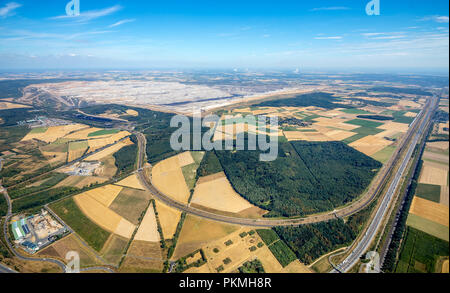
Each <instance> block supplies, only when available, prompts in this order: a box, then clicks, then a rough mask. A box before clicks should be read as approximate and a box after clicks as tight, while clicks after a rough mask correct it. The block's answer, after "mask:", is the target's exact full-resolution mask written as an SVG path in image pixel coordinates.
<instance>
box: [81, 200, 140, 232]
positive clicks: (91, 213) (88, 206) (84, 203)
mask: <svg viewBox="0 0 450 293" xmlns="http://www.w3.org/2000/svg"><path fill="white" fill-rule="evenodd" d="M74 201H75V202H76V204H77V206H78V207H79V208H80V210H81V211H82V212H83V213H84V214H85V215H86V217H88V218H89V219H91V221H93V222H94V223H96V224H97V225H98V226H100V227H102V228H103V229H105V230H107V231H109V232H112V233H115V234H118V235H120V236H122V237H125V238H130V237H131V235H132V234H133V232H134V229H135V225H133V224H132V223H130V222H129V221H127V220H125V219H124V218H123V217H121V216H120V215H118V214H117V213H115V212H114V211H112V210H111V209H109V208H108V207H106V206H105V205H103V204H102V203H100V202H99V201H97V200H96V199H95V198H94V197H92V196H91V195H90V194H89V193H82V194H79V195H77V196H75V197H74Z"/></svg>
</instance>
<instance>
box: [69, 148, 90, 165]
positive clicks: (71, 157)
mask: <svg viewBox="0 0 450 293" xmlns="http://www.w3.org/2000/svg"><path fill="white" fill-rule="evenodd" d="M86 150H87V148H85V149H79V150H73V151H69V153H68V154H67V162H72V161H75V160H76V159H78V158H81V157H82V156H83V155H84V153H85V152H86Z"/></svg>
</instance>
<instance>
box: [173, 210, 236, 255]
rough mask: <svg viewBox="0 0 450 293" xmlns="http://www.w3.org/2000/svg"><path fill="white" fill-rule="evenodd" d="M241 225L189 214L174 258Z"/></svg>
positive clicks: (231, 231) (229, 232) (198, 247)
mask: <svg viewBox="0 0 450 293" xmlns="http://www.w3.org/2000/svg"><path fill="white" fill-rule="evenodd" d="M238 229H239V226H235V225H229V224H222V223H218V222H215V221H210V220H206V219H203V218H199V217H196V216H192V215H187V217H186V220H185V221H184V224H183V227H182V229H181V232H180V235H179V237H178V242H177V246H176V248H175V252H174V254H173V257H172V258H173V259H178V258H180V257H183V256H185V255H187V254H189V253H191V252H193V251H195V250H197V249H200V248H201V247H202V246H204V245H206V244H207V243H208V242H211V241H214V240H217V239H220V238H222V237H224V236H226V235H228V234H231V233H233V232H234V231H237V230H238Z"/></svg>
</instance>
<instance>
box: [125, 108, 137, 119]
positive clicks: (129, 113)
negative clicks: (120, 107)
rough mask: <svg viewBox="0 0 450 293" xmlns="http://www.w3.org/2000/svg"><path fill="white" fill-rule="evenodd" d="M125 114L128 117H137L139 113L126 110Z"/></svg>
mask: <svg viewBox="0 0 450 293" xmlns="http://www.w3.org/2000/svg"><path fill="white" fill-rule="evenodd" d="M127 114H128V115H131V116H135V117H136V116H139V112H138V111H136V110H131V109H128V110H127Z"/></svg>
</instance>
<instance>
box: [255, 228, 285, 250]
mask: <svg viewBox="0 0 450 293" xmlns="http://www.w3.org/2000/svg"><path fill="white" fill-rule="evenodd" d="M256 232H257V233H258V235H259V237H261V239H262V241H264V243H265V244H266V245H267V246H269V245H270V244H272V243H274V242H275V241H278V239H280V237H278V235H277V233H275V231H273V230H272V229H258V230H256Z"/></svg>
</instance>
